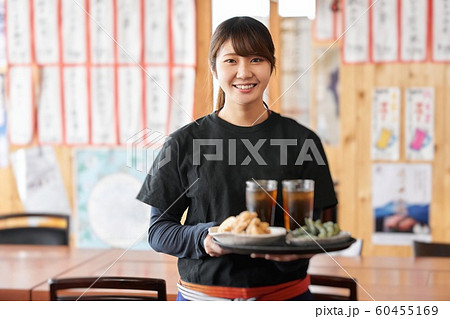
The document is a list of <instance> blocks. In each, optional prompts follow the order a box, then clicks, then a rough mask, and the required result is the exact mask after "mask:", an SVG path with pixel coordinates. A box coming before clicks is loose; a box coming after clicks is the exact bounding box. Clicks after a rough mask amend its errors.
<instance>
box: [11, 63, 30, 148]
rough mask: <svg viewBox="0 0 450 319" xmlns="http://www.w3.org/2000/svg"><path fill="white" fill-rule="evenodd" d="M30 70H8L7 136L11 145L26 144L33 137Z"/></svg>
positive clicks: (15, 68)
mask: <svg viewBox="0 0 450 319" xmlns="http://www.w3.org/2000/svg"><path fill="white" fill-rule="evenodd" d="M31 87H32V86H31V68H30V67H22V66H18V67H11V68H10V69H9V107H8V109H9V112H8V114H9V117H8V120H9V136H10V141H11V144H28V143H30V142H31V139H32V137H33V104H32V94H33V90H32V89H31Z"/></svg>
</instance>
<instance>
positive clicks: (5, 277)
mask: <svg viewBox="0 0 450 319" xmlns="http://www.w3.org/2000/svg"><path fill="white" fill-rule="evenodd" d="M106 252H107V251H105V250H93V249H86V250H80V249H70V248H68V247H65V246H27V245H0V300H31V290H32V289H33V288H35V287H36V286H39V285H40V284H42V283H44V282H46V281H47V279H48V278H50V277H53V276H57V275H59V274H61V273H63V272H66V271H68V270H69V269H72V268H75V267H77V266H80V265H82V264H84V263H86V262H88V261H89V260H91V259H92V258H94V257H96V256H97V257H98V256H101V255H103V254H105V253H106Z"/></svg>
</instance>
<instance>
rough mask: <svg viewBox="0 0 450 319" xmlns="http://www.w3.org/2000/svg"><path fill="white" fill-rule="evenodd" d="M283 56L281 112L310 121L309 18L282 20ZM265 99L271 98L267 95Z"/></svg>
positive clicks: (296, 118) (310, 23) (300, 120)
mask: <svg viewBox="0 0 450 319" xmlns="http://www.w3.org/2000/svg"><path fill="white" fill-rule="evenodd" d="M281 27H282V29H283V30H284V32H283V33H282V38H281V42H282V46H283V52H282V55H283V56H282V58H281V65H280V66H281V69H282V77H281V90H282V92H283V93H284V94H283V95H282V98H281V100H280V102H281V109H282V113H283V115H285V116H289V117H291V118H293V119H295V120H297V121H298V122H300V123H303V124H307V123H309V122H310V121H309V120H310V118H309V108H310V101H311V96H310V82H311V72H308V68H310V67H311V61H313V60H312V58H311V46H312V44H311V28H312V22H311V20H309V19H308V18H286V19H283V20H282V24H281ZM265 99H266V101H270V99H269V98H268V97H265Z"/></svg>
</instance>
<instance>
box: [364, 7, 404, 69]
mask: <svg viewBox="0 0 450 319" xmlns="http://www.w3.org/2000/svg"><path fill="white" fill-rule="evenodd" d="M397 12H398V8H397V1H392V0H378V1H377V2H376V3H375V4H374V5H373V6H372V29H371V30H372V39H373V45H372V48H373V61H374V62H393V61H397V60H398V19H397V17H398V14H397Z"/></svg>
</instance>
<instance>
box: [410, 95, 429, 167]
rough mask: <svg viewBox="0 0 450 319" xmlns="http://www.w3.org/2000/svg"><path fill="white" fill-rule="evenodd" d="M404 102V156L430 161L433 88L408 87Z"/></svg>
mask: <svg viewBox="0 0 450 319" xmlns="http://www.w3.org/2000/svg"><path fill="white" fill-rule="evenodd" d="M405 103H406V124H405V147H406V158H408V159H413V160H428V161H431V160H433V158H434V89H433V88H432V87H427V88H408V89H407V90H406V95H405Z"/></svg>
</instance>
